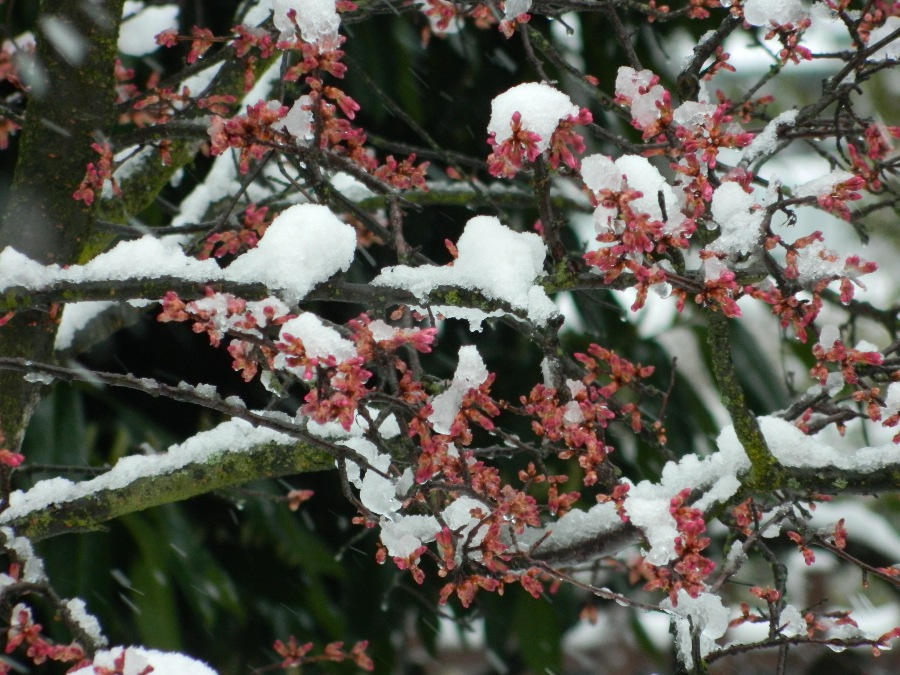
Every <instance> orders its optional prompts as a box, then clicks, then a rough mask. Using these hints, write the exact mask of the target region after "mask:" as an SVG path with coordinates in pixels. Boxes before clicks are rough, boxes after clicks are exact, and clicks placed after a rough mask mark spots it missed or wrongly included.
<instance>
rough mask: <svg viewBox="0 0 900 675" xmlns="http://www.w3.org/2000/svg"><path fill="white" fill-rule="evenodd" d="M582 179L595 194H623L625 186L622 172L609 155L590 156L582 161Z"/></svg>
mask: <svg viewBox="0 0 900 675" xmlns="http://www.w3.org/2000/svg"><path fill="white" fill-rule="evenodd" d="M581 177H582V179H583V180H584V184H585V185H587V187H588V188H590V189H591V190H592V191H593V192H596V193H599V192H601V191H602V190H610V191H612V192H621V191H622V187H623V186H624V184H625V178H624V176H623V175H622V170H621V169H620V168H619V167H618V166H616V163H615V162H614V161H613V159H612V158H611V157H608V156H607V155H588V156H587V157H585V158H584V159H582V160H581Z"/></svg>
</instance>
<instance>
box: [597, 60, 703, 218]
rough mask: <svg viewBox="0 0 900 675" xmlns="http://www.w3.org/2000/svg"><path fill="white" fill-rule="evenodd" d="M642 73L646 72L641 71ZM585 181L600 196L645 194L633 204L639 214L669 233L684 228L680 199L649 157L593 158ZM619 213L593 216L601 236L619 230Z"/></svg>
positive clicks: (601, 210)
mask: <svg viewBox="0 0 900 675" xmlns="http://www.w3.org/2000/svg"><path fill="white" fill-rule="evenodd" d="M642 72H643V71H642ZM581 166H582V177H583V178H584V182H585V185H587V187H588V188H590V189H591V190H593V191H594V192H596V193H598V194H599V192H600V191H601V190H611V191H613V192H620V191H622V190H624V189H625V188H626V187H628V188H631V189H632V190H637V191H639V192H641V193H642V196H641V197H638V198H637V199H634V200H632V201H631V202H630V206H631V208H632V209H633V210H634V211H635V212H636V213H646V214H647V215H649V216H650V219H651V220H656V221H661V222H664V223H665V227H664V228H663V229H664V230H665V231H666V232H670V233H676V232H679V231H680V229H681V227H682V226H683V224H684V220H685V218H684V215H683V214H682V213H681V211H680V208H681V206H680V203H679V199H678V196H677V195H676V194H675V191H674V190H673V189H672V187H671V186H670V185H669V184H668V183H667V182H666V179H665V178H663V175H662V174H661V173H660V172H659V169H657V168H656V167H655V166H653V164H651V163H650V160H648V159H647V158H646V157H640V156H639V155H622V156H621V157H619V158H618V159H616V160H615V161H613V160H612V159H611V158H609V157H607V156H605V155H590V156H588V157H585V158H584V159H583V160H582V162H581ZM660 195H662V199H663V204H664V205H665V207H666V213H665V214H664V213H663V210H662V208H661V207H660V205H659V202H660ZM615 216H616V211H614V210H613V209H608V208H606V207H605V206H603V205H602V204H601V205H600V206H598V207H597V209H596V210H595V212H594V224H595V227H596V228H597V230H598V232H603V231H606V230H607V229H609V228H614V229H618V228H620V227H622V225H621V223H619V222H618V221H616V220H615Z"/></svg>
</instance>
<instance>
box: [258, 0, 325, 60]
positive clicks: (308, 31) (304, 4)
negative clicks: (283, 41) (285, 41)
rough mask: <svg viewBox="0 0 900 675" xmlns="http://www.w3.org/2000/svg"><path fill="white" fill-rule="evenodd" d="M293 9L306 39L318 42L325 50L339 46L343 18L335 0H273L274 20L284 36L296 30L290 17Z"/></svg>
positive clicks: (301, 34)
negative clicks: (339, 31) (338, 39)
mask: <svg viewBox="0 0 900 675" xmlns="http://www.w3.org/2000/svg"><path fill="white" fill-rule="evenodd" d="M291 10H294V12H296V15H295V18H296V21H297V26H299V27H300V36H301V37H302V38H303V39H304V40H306V41H307V42H312V43H314V44H317V45H318V46H319V48H320V49H323V50H325V49H333V48H334V47H336V46H337V37H338V28H339V27H340V25H341V18H340V16H338V13H337V2H336V1H335V0H272V11H273V12H274V13H275V16H274V17H273V20H274V21H275V27H276V28H277V29H278V30H280V31H281V35H282V36H287V35H290V34H291V33H293V31H294V24H293V23H291V20H290V19H289V18H288V12H290V11H291Z"/></svg>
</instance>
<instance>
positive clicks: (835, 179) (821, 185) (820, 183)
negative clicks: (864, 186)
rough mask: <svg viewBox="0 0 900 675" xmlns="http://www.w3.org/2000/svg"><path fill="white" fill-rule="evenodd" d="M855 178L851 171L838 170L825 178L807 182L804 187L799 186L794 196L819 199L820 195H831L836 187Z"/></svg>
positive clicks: (795, 189)
mask: <svg viewBox="0 0 900 675" xmlns="http://www.w3.org/2000/svg"><path fill="white" fill-rule="evenodd" d="M854 177H855V176H854V175H853V174H852V173H850V172H849V171H844V170H843V169H837V170H835V171H832V172H831V173H829V174H827V175H825V176H821V177H819V178H815V179H813V180H811V181H807V182H806V183H803V184H802V185H798V186H797V187H795V188H794V196H795V197H818V196H819V195H827V194H831V193H832V192H833V191H834V186H835V185H838V184H839V183H843V182H845V181H848V180H850V179H851V178H854Z"/></svg>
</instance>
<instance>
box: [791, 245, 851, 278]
mask: <svg viewBox="0 0 900 675" xmlns="http://www.w3.org/2000/svg"><path fill="white" fill-rule="evenodd" d="M797 272H798V276H797V281H799V282H800V283H801V284H805V285H811V284H814V283H816V282H817V281H820V280H822V279H828V278H834V277H840V276H843V274H844V261H842V260H841V259H840V258H839V257H838V256H837V255H836V254H835V253H834V252H833V251H831V250H829V249H827V248H825V244H824V243H822V242H821V241H813V242H811V243H810V244H809V245H808V246H806V247H804V248H801V249H798V250H797Z"/></svg>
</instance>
